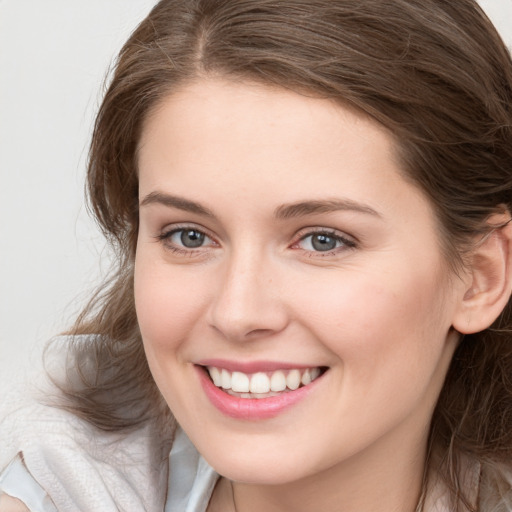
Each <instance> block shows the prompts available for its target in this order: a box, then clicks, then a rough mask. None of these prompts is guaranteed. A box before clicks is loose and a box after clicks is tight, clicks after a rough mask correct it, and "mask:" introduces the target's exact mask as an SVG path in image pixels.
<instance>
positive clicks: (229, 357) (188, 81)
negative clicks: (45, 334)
mask: <svg viewBox="0 0 512 512" xmlns="http://www.w3.org/2000/svg"><path fill="white" fill-rule="evenodd" d="M511 121H512V62H511V60H510V55H509V54H508V52H507V50H506V48H505V47H504V45H503V43H502V42H501V40H500V39H499V36H498V35H497V34H496V32H495V30H494V28H493V27H492V25H491V24H490V22H489V21H488V20H487V19H486V17H485V16H484V15H483V13H482V12H481V10H480V9H479V7H478V6H477V5H476V4H475V3H474V2H473V1H471V0H457V1H454V2H450V3H449V4H448V5H447V3H445V2H439V1H436V0H428V1H425V0H421V1H420V0H417V1H416V0H407V1H405V0H393V1H391V2H380V1H376V0H364V1H361V0H357V1H356V0H343V1H342V0H340V1H332V0H325V1H313V2H312V1H297V0H295V1H287V0H283V1H280V2H274V1H271V0H251V1H243V0H242V1H240V0H238V1H232V0H222V1H221V0H208V1H206V0H194V1H183V0H181V1H177V0H176V1H169V0H165V1H162V2H160V3H159V4H158V5H157V6H156V7H155V8H154V9H153V11H152V12H151V13H150V15H149V16H148V18H147V19H146V20H145V21H143V22H142V24H141V25H140V26H139V28H138V29H137V30H136V31H135V32H134V34H133V35H132V37H131V38H130V39H129V41H128V42H127V43H126V45H125V46H124V48H123V50H122V51H121V54H120V57H119V61H118V63H117V67H116V71H115V74H114V77H113V80H112V83H111V85H110V87H109V89H108V91H107V94H106V96H105V99H104V102H103V105H102V107H101V109H100V112H99V114H98V118H97V122H96V126H95V132H94V136H93V141H92V146H91V153H90V165H89V178H88V179H89V181H88V184H89V192H90V200H91V206H92V209H93V211H94V213H95V215H96V217H97V219H98V221H99V222H100V225H101V227H102V229H103V230H104V232H105V234H106V235H107V237H108V238H109V240H110V241H111V242H112V244H113V246H114V248H115V249H116V251H117V254H118V255H119V266H118V270H117V273H116V275H115V276H114V277H113V279H112V280H111V281H110V282H109V283H106V284H105V286H104V287H103V288H102V290H101V291H100V292H99V293H98V295H97V296H96V297H95V298H94V300H93V301H92V302H91V303H90V305H89V306H88V308H87V309H86V310H85V312H84V313H83V314H82V316H81V317H80V318H79V319H78V321H77V323H76V325H75V327H74V329H73V330H72V332H71V336H69V337H66V338H64V339H61V340H59V341H57V342H56V343H55V344H54V346H55V347H57V349H58V350H57V352H59V351H61V349H62V344H64V345H65V348H67V350H69V354H70V355H69V358H68V361H67V362H66V368H67V380H65V381H63V380H60V381H58V382H57V384H58V386H59V387H60V389H61V392H62V396H64V397H65V399H63V398H62V396H60V397H59V400H60V402H59V405H60V406H61V408H63V409H65V411H62V410H61V411H57V410H56V409H54V408H49V407H47V406H38V408H37V409H32V410H30V412H29V413H24V414H25V415H24V416H23V415H22V413H19V415H14V416H13V418H15V419H11V420H10V421H11V423H10V424H12V425H19V424H20V420H19V419H18V418H19V417H20V415H21V416H23V417H24V418H25V420H24V421H25V422H26V423H22V425H25V424H30V420H31V418H34V417H35V415H37V421H36V422H34V423H33V424H34V425H36V427H33V428H37V429H39V430H37V431H38V432H39V436H38V442H37V443H34V441H33V437H34V436H33V435H27V432H28V433H29V434H30V433H31V430H30V427H24V429H23V432H22V433H19V434H18V439H16V443H15V444H16V446H17V450H18V452H19V455H18V457H17V458H15V460H14V462H13V463H12V464H11V466H9V468H8V469H7V470H6V471H5V472H4V476H3V479H4V482H5V481H7V484H5V483H4V484H3V485H4V489H5V492H6V493H7V494H10V496H14V497H17V498H19V499H20V500H21V501H22V502H24V503H25V504H26V505H28V506H29V508H30V503H29V500H30V499H32V498H30V496H29V495H28V494H29V493H27V494H26V495H24V494H23V492H24V491H23V489H22V490H20V489H19V487H20V485H19V484H18V488H17V489H15V487H16V484H12V486H11V487H10V489H11V491H9V487H8V486H9V485H11V484H10V483H9V481H11V482H12V481H13V479H14V477H13V476H12V475H15V476H16V479H17V481H18V482H20V481H23V482H24V483H23V486H22V487H24V488H28V487H30V489H31V491H33V492H34V493H39V496H40V498H38V499H39V501H33V502H32V503H37V504H38V506H40V507H41V508H42V509H43V510H55V508H56V509H58V510H99V509H101V510H109V509H112V510H118V509H121V510H143V509H146V510H159V509H160V510H161V509H162V508H164V506H165V509H166V510H167V511H170V510H172V511H182V510H187V511H208V512H215V511H235V512H244V511H252V510H266V511H283V510H295V511H302V510H305V511H306V510H307V511H309V510H325V511H330V510H332V511H338V510H344V511H351V510H358V511H364V510H404V511H415V510H425V511H430V510H446V511H448V510H450V511H451V510H485V511H491V510H510V509H512V505H511V504H510V478H509V467H510V466H509V461H510V455H511V454H510V451H511V447H512V439H511V435H510V432H511V431H512V430H511V428H510V427H511V426H512V416H511V412H512V400H511V397H512V390H511V389H510V384H509V381H510V379H509V374H510V368H511V363H512V350H511V343H510V337H509V334H508V331H509V329H510V304H509V298H510V293H511V288H512V274H511V270H510V269H511V263H512V259H511V258H512V256H511V255H512V227H511V225H510V209H511V201H512V196H511V193H510V191H511V185H512V173H511V171H510V170H511V168H512V143H511V142H512V123H511ZM35 410H36V411H37V413H35V412H34V411H35ZM79 418H81V419H79ZM174 418H175V419H176V420H177V424H178V425H179V427H175V426H174V425H175V424H174ZM15 422H17V423H15ZM7 423H8V422H7ZM41 425H43V431H44V432H43V434H41ZM32 433H33V431H32ZM62 439H65V442H63V441H62ZM189 439H190V440H189ZM171 445H172V448H171ZM194 447H195V448H194ZM196 448H197V451H198V452H199V453H200V454H201V457H199V455H198V453H197V452H196V451H195V449H196ZM169 450H171V451H170V456H169V457H168V455H169ZM10 475H11V476H10ZM220 475H221V476H220ZM84 482H86V484H84ZM45 500H46V501H45ZM44 507H46V508H44ZM52 507H53V508H52Z"/></svg>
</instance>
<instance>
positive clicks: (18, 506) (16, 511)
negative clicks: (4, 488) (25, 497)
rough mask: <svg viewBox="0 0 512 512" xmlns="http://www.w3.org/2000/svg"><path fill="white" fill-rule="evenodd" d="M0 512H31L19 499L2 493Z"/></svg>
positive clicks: (0, 494)
mask: <svg viewBox="0 0 512 512" xmlns="http://www.w3.org/2000/svg"><path fill="white" fill-rule="evenodd" d="M0 512H30V510H29V508H28V507H27V506H26V505H25V504H24V503H23V502H22V501H20V500H18V499H17V498H13V497H12V496H9V495H7V494H2V493H0Z"/></svg>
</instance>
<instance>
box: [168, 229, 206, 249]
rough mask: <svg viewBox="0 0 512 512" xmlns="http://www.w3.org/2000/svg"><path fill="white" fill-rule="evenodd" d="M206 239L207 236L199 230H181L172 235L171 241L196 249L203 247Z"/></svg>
mask: <svg viewBox="0 0 512 512" xmlns="http://www.w3.org/2000/svg"><path fill="white" fill-rule="evenodd" d="M206 238H207V236H206V235H205V234H204V233H201V231H198V230H197V229H180V230H179V231H175V232H174V233H173V234H172V236H171V241H172V242H174V243H177V242H178V241H179V243H181V245H183V246H184V247H187V248H188V249H195V248H197V247H201V246H202V245H203V243H204V241H205V239H206ZM176 239H177V240H176Z"/></svg>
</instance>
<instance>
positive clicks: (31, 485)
mask: <svg viewBox="0 0 512 512" xmlns="http://www.w3.org/2000/svg"><path fill="white" fill-rule="evenodd" d="M80 469H81V470H82V471H83V470H84V468H83V467H82V468H80ZM77 471H79V468H77ZM218 478H219V475H218V474H217V473H216V472H215V471H214V470H213V469H212V468H211V466H209V465H208V463H207V462H206V461H205V460H204V459H203V458H202V457H201V456H200V455H199V453H198V452H197V450H196V449H195V447H194V446H193V445H192V443H191V442H190V441H189V439H188V437H187V436H186V434H185V433H184V432H183V431H182V430H181V429H178V431H177V433H176V437H175V439H174V443H173V447H172V450H171V453H170V455H169V477H168V486H167V487H168V492H167V499H166V503H165V512H205V511H206V508H207V507H208V503H209V501H210V498H211V495H212V492H213V489H214V487H215V484H216V482H217V480H218ZM73 488H75V486H74V485H73ZM0 490H1V491H4V492H5V493H6V494H8V495H10V496H12V497H14V498H18V499H20V500H21V501H22V502H23V503H25V505H26V506H27V507H28V508H29V509H30V510H31V511H33V512H57V508H56V507H55V505H54V503H53V501H52V500H51V498H50V496H49V495H48V494H47V492H46V491H45V490H44V489H43V488H42V487H41V485H39V483H38V482H37V481H36V480H35V479H34V477H33V476H32V475H31V474H30V472H29V471H28V469H27V468H26V467H25V465H24V463H23V460H22V457H21V455H18V456H17V457H16V458H15V459H14V460H13V461H12V462H11V464H10V465H9V466H8V467H7V468H6V469H5V471H3V473H2V474H1V475H0ZM154 492H155V493H156V492H158V490H157V489H154ZM78 499H81V498H80V497H77V496H70V497H69V501H68V502H67V503H66V504H64V506H63V504H62V503H61V505H60V506H61V508H59V511H64V510H69V511H70V512H71V511H78V510H80V511H87V510H91V511H93V510H98V509H95V508H92V507H93V505H92V504H91V506H90V507H89V506H86V508H80V509H77V508H75V503H76V502H77V500H78ZM134 506H135V505H134ZM62 507H63V508H62ZM137 507H139V505H137ZM101 510H102V511H104V510H107V509H105V508H101ZM123 510H127V511H131V510H133V511H134V512H135V511H140V510H142V509H140V508H127V509H123Z"/></svg>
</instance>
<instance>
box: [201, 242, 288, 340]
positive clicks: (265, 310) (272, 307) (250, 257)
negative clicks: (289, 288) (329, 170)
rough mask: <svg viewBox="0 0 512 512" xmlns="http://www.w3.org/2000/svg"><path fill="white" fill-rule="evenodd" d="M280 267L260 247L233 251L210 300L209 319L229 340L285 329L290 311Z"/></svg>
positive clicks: (258, 335)
mask: <svg viewBox="0 0 512 512" xmlns="http://www.w3.org/2000/svg"><path fill="white" fill-rule="evenodd" d="M278 274H279V272H278V269H277V268H276V265H275V264H274V265H273V264H272V263H271V262H269V259H268V258H267V259H265V258H264V257H262V255H261V254H259V253H258V252H257V251H251V250H245V251H243V252H242V253H239V254H234V255H233V256H232V257H231V258H230V259H229V260H227V261H226V262H225V264H224V267H223V269H222V272H220V273H219V279H218V280H217V283H218V284H217V290H216V293H215V297H214V298H213V300H212V302H211V307H210V312H209V323H210V325H211V327H213V328H214V329H215V330H216V331H217V332H219V333H220V334H221V335H222V336H223V337H224V338H226V339H228V340H230V341H246V340H249V339H258V338H262V337H266V336H271V335H273V334H276V333H278V332H280V331H282V330H283V329H284V328H285V327H286V325H287V323H288V315H287V311H286V307H285V304H284V300H283V295H282V293H281V291H280V289H279V288H280V287H279V281H280V280H279V279H278Z"/></svg>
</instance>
